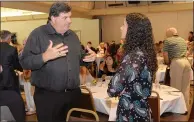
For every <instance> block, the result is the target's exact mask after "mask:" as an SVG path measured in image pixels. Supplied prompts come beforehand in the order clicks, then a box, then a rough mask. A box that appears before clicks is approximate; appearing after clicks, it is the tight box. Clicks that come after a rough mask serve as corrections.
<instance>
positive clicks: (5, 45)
mask: <svg viewBox="0 0 194 122" xmlns="http://www.w3.org/2000/svg"><path fill="white" fill-rule="evenodd" d="M11 35H12V34H11V32H9V31H7V30H2V31H1V32H0V36H1V43H0V60H1V65H2V68H3V72H2V79H1V80H0V89H3V90H14V91H16V92H17V93H18V94H19V95H20V89H19V79H18V77H17V76H16V72H15V70H19V71H23V69H22V67H21V65H20V63H19V59H18V52H17V49H16V48H15V47H13V46H11V45H9V44H10V42H11Z"/></svg>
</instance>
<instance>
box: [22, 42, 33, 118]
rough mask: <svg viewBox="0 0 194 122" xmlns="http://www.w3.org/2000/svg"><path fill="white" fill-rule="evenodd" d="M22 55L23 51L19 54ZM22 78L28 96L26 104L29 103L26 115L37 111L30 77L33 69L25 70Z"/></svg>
mask: <svg viewBox="0 0 194 122" xmlns="http://www.w3.org/2000/svg"><path fill="white" fill-rule="evenodd" d="M26 41H27V40H24V41H23V46H25V44H26ZM19 56H22V51H21V53H20V54H19ZM21 76H22V78H21V80H22V81H23V84H24V93H25V97H26V104H27V112H26V115H32V114H35V113H36V108H35V103H34V98H33V96H34V86H32V85H31V82H30V77H31V70H23V74H22V75H21Z"/></svg>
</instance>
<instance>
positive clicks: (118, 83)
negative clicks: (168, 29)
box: [107, 13, 158, 122]
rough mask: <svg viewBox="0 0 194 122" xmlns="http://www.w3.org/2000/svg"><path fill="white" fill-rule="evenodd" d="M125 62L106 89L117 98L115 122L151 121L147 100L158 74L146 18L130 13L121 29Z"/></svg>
mask: <svg viewBox="0 0 194 122" xmlns="http://www.w3.org/2000/svg"><path fill="white" fill-rule="evenodd" d="M121 34H122V38H125V40H126V42H125V45H124V52H125V54H124V59H123V61H122V63H121V65H120V67H119V68H118V70H117V72H116V74H115V76H114V77H113V78H112V79H111V81H110V83H109V86H108V90H107V92H108V95H109V96H110V97H118V96H119V97H120V98H119V104H118V107H117V118H116V121H117V122H123V121H127V122H150V121H151V109H150V107H149V104H148V97H149V96H150V95H151V91H152V82H153V81H154V80H155V77H154V76H155V73H156V71H157V68H158V66H157V59H156V52H155V50H154V44H153V43H154V41H153V35H152V26H151V23H150V20H149V19H148V17H146V16H145V15H143V14H141V13H130V14H128V15H127V16H126V18H125V19H124V24H123V26H122V27H121Z"/></svg>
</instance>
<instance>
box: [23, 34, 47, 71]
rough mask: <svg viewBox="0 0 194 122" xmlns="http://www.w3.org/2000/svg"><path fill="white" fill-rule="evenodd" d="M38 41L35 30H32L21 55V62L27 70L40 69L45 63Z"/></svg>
mask: <svg viewBox="0 0 194 122" xmlns="http://www.w3.org/2000/svg"><path fill="white" fill-rule="evenodd" d="M38 41H39V40H38V37H37V34H36V33H35V32H32V33H31V34H30V36H29V37H28V39H27V42H26V45H25V47H24V50H23V52H22V54H21V56H20V64H21V65H22V67H23V69H25V70H36V69H40V68H41V67H42V66H43V64H44V61H43V57H42V53H41V52H40V48H39V47H40V45H38V44H39V43H38Z"/></svg>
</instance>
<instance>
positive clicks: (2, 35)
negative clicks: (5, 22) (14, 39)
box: [0, 30, 12, 41]
mask: <svg viewBox="0 0 194 122" xmlns="http://www.w3.org/2000/svg"><path fill="white" fill-rule="evenodd" d="M11 35H12V34H11V32H10V31H8V30H2V31H0V40H1V41H7V40H8V39H9V38H11Z"/></svg>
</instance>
